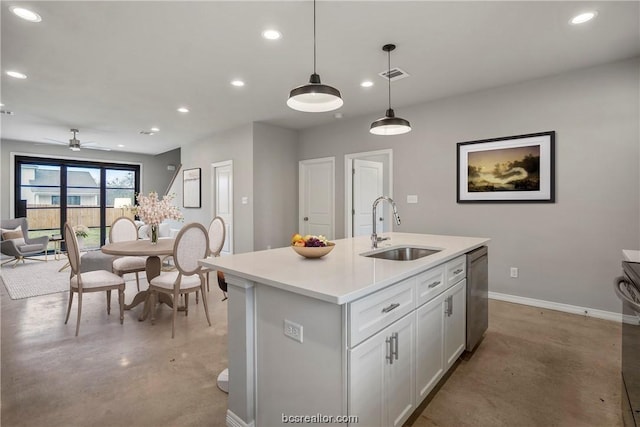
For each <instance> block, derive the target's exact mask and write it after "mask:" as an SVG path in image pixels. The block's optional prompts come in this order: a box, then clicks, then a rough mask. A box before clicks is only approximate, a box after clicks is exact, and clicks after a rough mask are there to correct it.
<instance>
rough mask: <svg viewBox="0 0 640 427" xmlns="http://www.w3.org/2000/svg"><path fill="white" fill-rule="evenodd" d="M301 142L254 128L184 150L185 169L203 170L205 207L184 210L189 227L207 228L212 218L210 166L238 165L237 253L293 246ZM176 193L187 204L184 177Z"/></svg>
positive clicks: (293, 135) (292, 134) (290, 134)
mask: <svg viewBox="0 0 640 427" xmlns="http://www.w3.org/2000/svg"><path fill="white" fill-rule="evenodd" d="M297 141H298V134H297V132H296V131H292V130H289V129H284V128H280V127H277V126H272V125H268V124H264V123H252V124H248V125H244V126H242V127H239V128H235V129H231V130H228V131H225V132H222V133H219V134H215V135H211V136H210V137H208V138H206V139H204V140H202V141H199V142H197V143H195V144H191V145H188V146H184V147H183V148H182V168H183V169H190V168H196V167H198V168H201V169H202V207H201V208H200V209H196V208H191V209H186V208H185V209H183V210H182V211H183V213H184V216H185V223H187V222H200V223H201V224H204V225H205V226H208V224H209V222H210V221H211V219H212V218H213V212H212V181H211V164H212V163H216V162H221V161H225V160H233V193H234V194H233V209H234V212H233V216H234V227H233V228H234V231H233V234H234V252H235V253H242V252H250V251H253V250H254V249H255V250H262V249H266V248H267V247H268V246H271V247H272V248H275V247H279V246H284V245H286V244H288V240H289V237H290V236H291V234H292V233H294V232H295V228H296V227H297V216H298V215H297V211H298V160H297ZM172 191H173V192H175V193H176V195H177V200H179V202H180V204H182V174H180V176H179V177H178V179H177V180H176V183H175V184H174V186H173V188H172ZM243 197H247V199H248V203H247V204H242V198H243Z"/></svg>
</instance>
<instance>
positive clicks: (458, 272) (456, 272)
mask: <svg viewBox="0 0 640 427" xmlns="http://www.w3.org/2000/svg"><path fill="white" fill-rule="evenodd" d="M460 273H462V269H461V268H459V269H457V270H456V271H454V272H453V274H460Z"/></svg>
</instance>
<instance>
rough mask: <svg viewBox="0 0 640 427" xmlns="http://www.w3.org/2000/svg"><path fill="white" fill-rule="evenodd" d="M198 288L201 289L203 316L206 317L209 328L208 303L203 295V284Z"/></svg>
mask: <svg viewBox="0 0 640 427" xmlns="http://www.w3.org/2000/svg"><path fill="white" fill-rule="evenodd" d="M200 287H201V288H202V295H203V297H202V305H204V314H206V315H207V322H208V323H209V326H211V320H210V319H209V303H208V302H207V297H206V294H205V293H204V283H203V284H202V285H200Z"/></svg>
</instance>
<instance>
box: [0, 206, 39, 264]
mask: <svg viewBox="0 0 640 427" xmlns="http://www.w3.org/2000/svg"><path fill="white" fill-rule="evenodd" d="M0 228H1V230H0V237H2V242H0V252H2V253H3V254H4V255H8V256H10V257H13V258H12V259H10V260H8V261H5V262H3V263H2V265H4V264H8V263H10V262H13V267H14V268H15V266H16V265H18V262H20V260H22V262H24V260H25V257H28V256H32V255H37V254H41V253H43V252H44V254H45V259H44V260H41V259H37V258H34V260H36V261H46V260H47V256H46V255H47V246H48V244H49V237H47V236H42V237H36V238H34V239H30V238H29V224H28V223H27V218H15V219H3V220H0Z"/></svg>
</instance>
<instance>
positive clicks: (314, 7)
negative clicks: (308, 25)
mask: <svg viewBox="0 0 640 427" xmlns="http://www.w3.org/2000/svg"><path fill="white" fill-rule="evenodd" d="M313 74H316V0H313Z"/></svg>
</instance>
